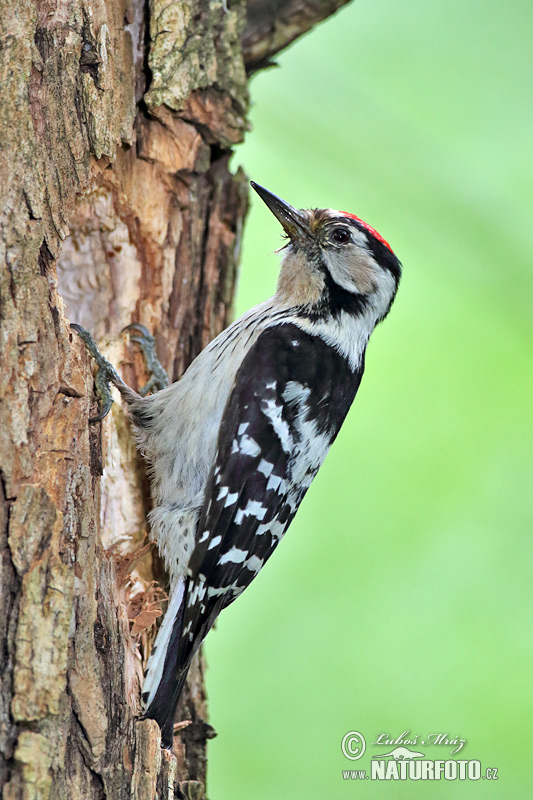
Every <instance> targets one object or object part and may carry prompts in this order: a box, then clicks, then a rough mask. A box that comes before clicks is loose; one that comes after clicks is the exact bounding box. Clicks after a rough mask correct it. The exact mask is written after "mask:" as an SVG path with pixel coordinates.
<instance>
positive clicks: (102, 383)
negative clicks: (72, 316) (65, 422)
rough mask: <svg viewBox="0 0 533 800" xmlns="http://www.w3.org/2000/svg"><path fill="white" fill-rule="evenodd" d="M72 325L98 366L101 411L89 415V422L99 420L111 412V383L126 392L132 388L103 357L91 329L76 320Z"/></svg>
mask: <svg viewBox="0 0 533 800" xmlns="http://www.w3.org/2000/svg"><path fill="white" fill-rule="evenodd" d="M70 327H71V330H73V331H75V332H76V333H77V334H78V336H79V337H80V339H81V340H82V342H83V343H84V345H85V347H86V348H87V350H88V351H89V355H90V356H91V358H92V359H93V361H94V362H95V364H96V367H97V370H96V375H95V376H94V385H95V387H96V394H97V396H98V408H99V409H100V411H99V412H98V414H96V415H95V416H94V417H89V422H99V421H100V420H101V419H103V418H104V417H106V416H107V415H108V414H109V411H110V409H111V406H112V405H113V402H114V401H113V396H112V394H111V389H110V386H109V385H110V384H111V383H112V384H113V385H114V386H116V387H117V389H119V390H120V391H121V392H122V393H124V394H128V393H130V392H132V390H131V389H130V388H129V386H127V385H126V384H125V383H124V381H123V380H122V378H121V377H120V375H119V374H118V372H117V371H116V369H115V368H114V366H113V365H112V364H110V363H109V361H108V360H107V359H105V358H104V357H103V355H102V354H101V352H100V350H99V349H98V347H97V346H96V342H95V341H94V339H93V337H92V336H91V334H90V333H89V331H86V330H85V328H82V327H81V325H76V324H75V323H74V322H71V323H70Z"/></svg>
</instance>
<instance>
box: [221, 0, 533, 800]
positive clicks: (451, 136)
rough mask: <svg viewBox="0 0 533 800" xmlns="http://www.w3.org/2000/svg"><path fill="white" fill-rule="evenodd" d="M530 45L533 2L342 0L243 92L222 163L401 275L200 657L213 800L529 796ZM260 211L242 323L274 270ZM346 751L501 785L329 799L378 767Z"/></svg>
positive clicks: (383, 786) (269, 229) (250, 240)
mask: <svg viewBox="0 0 533 800" xmlns="http://www.w3.org/2000/svg"><path fill="white" fill-rule="evenodd" d="M532 31H533V5H532V4H531V2H527V1H526V0H524V1H523V2H520V1H519V0H513V1H512V2H510V3H506V4H502V3H501V2H498V3H496V2H493V1H492V0H483V1H482V0H470V1H469V2H465V0H433V2H427V0H426V1H424V0H402V2H398V0H358V2H356V3H353V4H351V5H350V6H348V7H347V8H345V9H343V10H341V11H340V12H339V13H338V14H337V15H336V16H335V17H334V18H332V19H330V20H328V21H326V22H325V23H324V24H323V25H322V26H320V27H319V28H318V29H317V30H315V31H313V32H312V33H311V34H310V35H309V36H307V37H305V38H304V39H303V40H302V41H300V42H297V43H296V44H295V45H294V46H293V47H292V48H290V49H289V50H288V51H287V52H286V53H284V54H282V55H281V56H280V57H279V64H280V68H279V69H272V70H268V71H267V72H265V73H263V74H260V75H259V76H258V77H256V78H255V79H254V81H253V83H252V97H253V100H254V109H253V112H252V123H253V132H252V133H251V134H250V135H249V136H248V139H247V141H246V143H245V145H244V146H243V147H241V148H240V149H239V150H238V152H237V154H236V156H235V158H234V162H233V163H234V166H235V167H237V165H238V164H242V165H243V166H244V168H245V170H246V172H247V174H248V175H249V176H250V177H253V179H254V180H256V181H258V182H259V183H261V184H263V185H265V186H266V187H268V188H269V189H271V190H272V191H274V192H275V193H276V194H279V195H280V196H281V197H283V198H284V199H286V200H288V201H289V202H291V203H292V204H293V205H296V206H301V207H302V206H303V207H309V206H324V207H333V208H341V209H345V210H347V211H352V212H354V213H356V214H358V215H359V216H361V217H362V218H363V219H364V220H366V221H368V222H369V223H370V224H371V225H374V226H375V227H376V228H377V229H378V230H379V231H380V232H381V233H382V234H383V235H384V236H385V238H386V239H388V240H389V241H390V242H391V244H392V246H393V248H394V250H395V252H396V253H397V255H398V256H399V257H400V259H401V260H402V261H403V264H404V279H403V281H402V284H401V287H400V291H399V294H398V297H397V300H396V303H395V305H394V307H393V309H392V312H391V314H390V316H389V318H388V319H387V320H386V322H385V323H384V325H383V326H381V327H380V328H379V329H378V330H377V331H376V333H375V334H374V337H373V339H372V341H371V343H370V346H369V350H368V356H367V369H366V374H365V377H364V379H363V383H362V387H361V390H360V393H359V395H358V397H357V399H356V401H355V404H354V407H353V409H352V411H351V413H350V415H349V417H348V419H347V422H346V423H345V425H344V428H343V430H342V432H341V435H340V436H339V438H338V440H337V442H336V444H335V445H334V447H333V448H332V450H331V452H330V454H329V456H328V459H327V461H326V464H325V465H324V467H323V468H322V470H321V472H320V474H319V476H318V477H317V479H316V480H315V483H314V484H313V486H312V488H311V490H310V491H309V493H308V495H307V497H306V499H305V501H304V503H303V505H302V507H301V509H300V511H299V513H298V515H297V517H296V520H295V522H294V523H293V525H292V527H291V529H290V531H289V534H288V535H287V537H286V538H285V540H284V541H283V543H282V545H281V546H280V547H279V548H278V550H277V551H276V553H275V554H274V556H273V557H272V559H271V561H270V562H269V564H268V566H267V568H266V569H265V570H264V571H263V572H262V573H261V574H260V575H259V577H258V578H257V580H256V581H255V582H254V584H252V586H251V587H250V589H248V590H247V592H246V593H245V595H244V599H239V601H238V602H236V603H235V605H234V606H232V607H231V608H230V609H228V610H227V611H225V612H224V613H223V614H222V617H221V618H220V620H219V623H218V626H217V630H216V631H214V632H213V633H212V634H211V635H210V636H209V638H208V643H207V657H208V662H209V665H210V669H209V671H208V676H207V683H208V691H209V698H210V708H211V721H212V723H213V725H214V726H215V728H216V729H217V731H218V733H219V736H218V738H217V739H215V740H214V741H213V742H212V743H210V746H209V759H210V761H209V764H210V766H209V795H210V797H211V798H213V800H241V799H242V800H245V799H246V800H248V799H249V798H250V797H252V796H253V797H254V799H255V800H263V799H264V800H267V798H268V800H273V799H274V798H291V799H292V800H300V798H301V799H302V800H303V798H305V800H309V798H312V799H313V800H314V798H323V797H326V798H332V799H333V800H336V799H337V798H339V799H343V798H351V797H356V796H357V797H362V798H365V800H366V798H377V797H393V796H394V798H410V797H412V796H415V795H416V796H423V797H428V796H429V797H432V798H433V797H435V798H441V797H442V798H463V797H464V798H481V797H483V798H486V797H493V796H494V797H502V798H503V797H505V798H513V800H519V798H528V799H529V798H530V797H531V796H532V790H533V776H532V767H531V763H532V760H533V759H532V757H531V751H532V747H533V737H531V735H530V732H531V727H532V726H531V723H532V721H533V714H532V711H533V709H532V706H533V702H532V685H533V652H532V651H533V637H532V636H531V611H532V603H531V588H530V587H531V583H532V579H531V563H532V559H531V555H532V553H531V549H532V546H531V528H532V525H531V522H532V520H531V517H532V513H531V509H532V502H531V481H530V478H531V473H532V469H531V468H532V466H533V465H532V442H533V436H532V434H533V429H532V418H531V400H530V396H531V392H530V391H527V389H526V383H528V384H529V383H530V380H529V377H530V374H531V366H532V365H531V361H530V359H529V358H528V356H529V353H530V344H531V336H530V319H531V317H530V307H531V296H532V288H533V287H532V282H533V281H532V268H531V253H532V229H533V226H532V210H531V197H532V189H533V165H532V149H533V148H532V144H533V107H532V102H531V86H532V76H533V69H532V66H533V46H532V43H531V41H532ZM252 200H253V207H252V211H251V214H250V217H249V220H248V224H247V228H246V235H245V240H244V253H243V260H242V269H241V278H240V285H239V291H238V302H237V312H238V313H239V314H240V313H242V312H243V311H245V310H246V309H247V308H249V307H250V306H252V305H254V304H255V303H258V302H260V301H262V300H263V299H266V298H267V297H269V296H270V295H271V294H272V293H273V290H274V286H275V281H276V276H277V272H278V257H277V256H275V255H274V254H273V250H274V249H275V248H276V247H278V246H279V244H280V242H281V239H280V231H279V226H278V225H277V223H276V221H275V220H274V218H273V217H272V216H271V214H270V213H269V212H268V211H267V209H266V207H264V206H263V205H262V203H261V201H260V200H259V199H258V198H255V197H254V198H252ZM528 388H529V387H528ZM353 729H355V730H358V731H361V732H362V733H363V734H364V735H365V736H366V738H367V741H368V742H369V743H370V742H372V741H373V740H374V737H375V736H376V735H377V734H378V733H381V732H387V733H389V734H391V735H392V736H393V737H396V736H398V735H399V734H401V733H402V732H403V731H404V730H406V729H409V730H410V731H411V733H412V734H416V733H418V734H420V735H421V736H422V737H423V736H424V735H427V734H429V733H432V732H440V733H448V734H450V735H451V736H454V735H459V736H460V737H464V738H466V739H467V742H468V743H467V745H466V746H465V748H464V749H463V751H462V757H464V758H469V759H474V758H478V759H480V760H481V762H482V766H483V767H486V766H491V767H492V766H494V767H498V768H499V780H498V782H489V781H481V780H480V781H478V782H469V781H468V782H462V783H460V782H458V781H455V782H449V781H444V780H443V781H440V782H434V783H431V784H428V783H427V782H423V783H415V782H412V781H408V782H401V783H398V782H394V786H393V785H391V783H390V782H386V783H383V782H381V783H379V782H374V781H366V782H365V783H357V782H354V781H345V780H343V778H342V770H343V769H350V768H367V769H368V768H369V763H370V755H371V754H372V753H378V752H381V753H383V752H387V751H388V750H389V749H390V748H382V749H378V748H376V747H374V748H372V747H369V748H368V751H367V754H366V755H365V756H364V757H363V759H362V760H361V761H358V762H349V761H347V760H346V759H345V758H344V757H343V756H342V754H341V748H340V745H341V739H342V737H343V735H344V734H345V733H346V732H347V731H350V730H353ZM415 749H416V748H415ZM422 750H423V751H424V752H425V753H426V756H427V757H429V758H438V757H441V758H442V757H443V758H446V757H448V755H449V752H450V748H445V747H442V748H427V747H426V748H422Z"/></svg>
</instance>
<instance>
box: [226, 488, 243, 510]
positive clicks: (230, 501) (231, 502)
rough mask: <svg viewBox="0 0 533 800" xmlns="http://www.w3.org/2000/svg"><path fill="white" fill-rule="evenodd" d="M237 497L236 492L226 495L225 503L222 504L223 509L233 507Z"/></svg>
mask: <svg viewBox="0 0 533 800" xmlns="http://www.w3.org/2000/svg"><path fill="white" fill-rule="evenodd" d="M238 496H239V493H238V492H234V493H233V494H228V496H227V497H226V502H225V503H224V508H228V506H233V505H235V503H236V502H237V498H238Z"/></svg>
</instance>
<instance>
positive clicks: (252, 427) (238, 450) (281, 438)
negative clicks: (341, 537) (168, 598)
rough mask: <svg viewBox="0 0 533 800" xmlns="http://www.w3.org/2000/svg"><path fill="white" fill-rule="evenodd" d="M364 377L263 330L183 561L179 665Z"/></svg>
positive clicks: (251, 571) (231, 595) (259, 555)
mask: <svg viewBox="0 0 533 800" xmlns="http://www.w3.org/2000/svg"><path fill="white" fill-rule="evenodd" d="M361 376H362V365H361V368H360V370H359V371H356V372H353V371H352V370H351V369H350V367H349V365H348V363H347V361H346V360H345V359H344V358H343V357H342V356H341V355H340V354H338V353H337V352H336V351H335V350H334V349H333V348H332V347H330V346H329V345H327V344H326V343H325V342H324V341H323V340H322V339H320V338H319V337H317V336H311V335H309V334H308V333H306V332H304V331H303V330H302V329H300V328H299V327H297V326H296V325H294V324H292V323H284V324H280V325H276V326H273V327H271V328H268V329H267V330H266V331H264V332H263V333H262V334H261V335H260V336H259V337H258V339H257V342H256V343H255V345H254V346H253V347H252V348H251V349H250V351H249V353H248V354H247V356H246V357H245V359H244V360H243V363H242V365H241V367H240V368H239V370H238V373H237V375H236V380H235V385H234V388H233V391H232V393H231V395H230V397H229V399H228V402H227V405H226V408H225V410H224V414H223V417H222V423H221V427H220V433H219V439H218V447H217V454H216V458H215V463H214V465H213V468H212V471H211V475H210V478H209V480H208V484H207V488H206V493H205V500H204V505H203V508H202V511H201V514H200V520H199V523H198V529H197V539H196V547H195V550H194V552H193V554H192V556H191V560H190V563H189V574H190V577H189V579H188V587H187V599H186V608H185V611H184V618H183V627H182V631H181V642H180V650H182V653H181V658H180V661H181V663H182V664H184V660H183V659H184V657H186V654H188V657H186V660H187V661H189V660H190V657H191V656H192V653H193V652H194V650H196V647H197V646H198V645H199V643H200V641H201V640H202V639H203V638H204V636H205V635H206V633H207V631H208V630H209V628H210V627H211V625H212V624H213V621H214V619H215V618H216V616H217V615H218V613H219V612H220V610H221V609H222V608H224V607H225V606H227V605H229V603H231V602H232V601H233V600H234V599H235V597H237V596H238V595H239V594H240V593H241V592H242V591H243V590H244V589H245V588H246V586H248V584H249V583H251V581H252V580H253V578H254V577H255V576H256V575H257V573H258V572H259V570H260V569H261V567H262V566H263V564H264V563H265V561H266V560H267V559H268V558H269V556H270V555H271V554H272V552H273V550H274V548H275V547H276V545H277V544H278V542H279V541H280V539H281V537H282V536H283V534H284V533H285V531H286V529H287V527H288V525H289V524H290V522H291V520H292V518H293V516H294V514H295V513H296V511H297V508H298V506H299V504H300V502H301V500H302V498H303V496H304V494H305V492H306V490H307V488H308V487H309V485H310V484H311V481H312V480H313V478H314V476H315V474H316V472H317V471H318V469H319V467H320V465H321V464H322V461H323V460H324V457H325V455H326V453H327V451H328V449H329V446H330V445H331V442H332V441H333V439H334V438H335V436H336V435H337V433H338V430H339V428H340V426H341V424H342V421H343V420H344V417H345V415H346V413H347V411H348V408H349V407H350V405H351V402H352V400H353V398H354V396H355V393H356V391H357V388H358V386H359V382H360V380H361Z"/></svg>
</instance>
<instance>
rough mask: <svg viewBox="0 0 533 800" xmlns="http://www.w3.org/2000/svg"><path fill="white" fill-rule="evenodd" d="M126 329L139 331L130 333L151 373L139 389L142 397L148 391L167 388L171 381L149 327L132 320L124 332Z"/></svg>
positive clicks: (124, 329)
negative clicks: (159, 357)
mask: <svg viewBox="0 0 533 800" xmlns="http://www.w3.org/2000/svg"><path fill="white" fill-rule="evenodd" d="M124 331H128V332H130V331H133V332H134V333H137V335H136V336H132V335H131V333H130V339H131V341H132V342H137V344H138V345H139V347H140V348H141V352H142V354H143V357H144V363H145V364H146V369H147V371H148V372H149V374H150V378H149V379H148V382H147V383H146V384H145V385H144V386H143V387H141V388H140V389H139V390H138V392H139V394H140V395H141V397H145V396H146V395H147V394H148V392H158V391H159V390H160V389H165V388H166V387H167V386H168V385H169V382H170V381H169V379H168V375H167V373H166V371H165V369H164V368H163V366H162V364H161V362H160V361H159V359H158V357H157V352H156V348H155V339H154V337H153V336H152V334H151V333H150V331H149V330H148V328H146V327H145V326H144V325H141V323H140V322H132V323H131V324H130V325H126V327H125V328H123V329H122V332H123V333H124Z"/></svg>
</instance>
